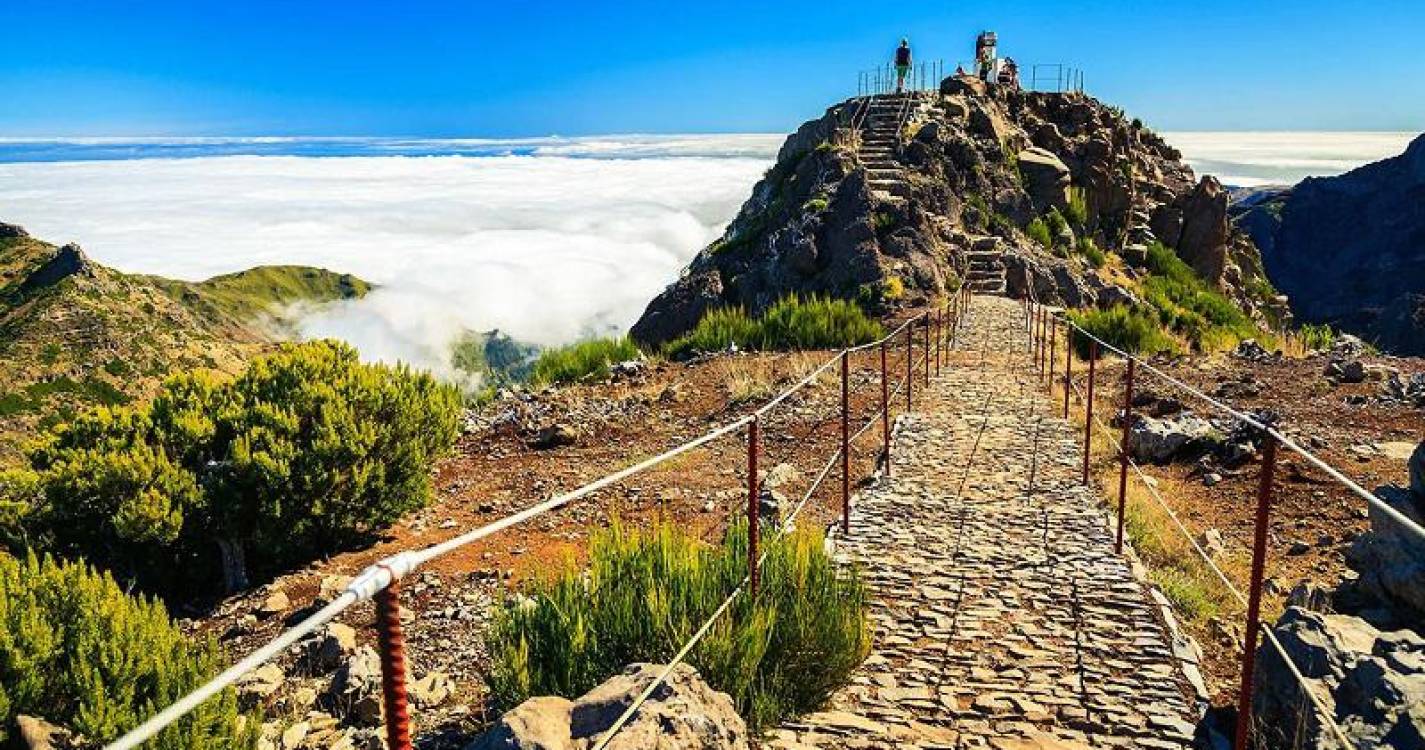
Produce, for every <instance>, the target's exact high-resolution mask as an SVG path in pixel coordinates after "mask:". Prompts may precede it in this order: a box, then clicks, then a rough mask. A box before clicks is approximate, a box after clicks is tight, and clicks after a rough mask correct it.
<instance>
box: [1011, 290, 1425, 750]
mask: <svg viewBox="0 0 1425 750" xmlns="http://www.w3.org/2000/svg"><path fill="white" fill-rule="evenodd" d="M1026 288H1027V290H1028V292H1027V295H1026V298H1025V300H1024V324H1025V329H1026V333H1027V334H1028V338H1029V340H1030V342H1029V350H1030V354H1031V358H1032V359H1033V360H1034V364H1035V366H1036V367H1037V369H1039V370H1040V372H1041V373H1047V380H1048V382H1049V386H1050V389H1051V392H1052V389H1053V386H1054V384H1055V372H1054V368H1055V367H1056V364H1055V359H1056V357H1055V352H1054V348H1055V331H1056V330H1057V328H1058V327H1059V326H1060V325H1062V326H1063V327H1064V329H1065V335H1064V337H1063V338H1064V346H1065V348H1066V353H1065V366H1064V372H1063V374H1062V377H1063V379H1064V388H1065V401H1064V410H1065V417H1066V418H1067V416H1068V401H1069V398H1068V391H1069V389H1072V390H1073V391H1074V392H1075V393H1076V394H1078V396H1079V398H1080V400H1081V401H1082V402H1083V403H1084V404H1085V412H1086V413H1085V420H1084V421H1085V431H1084V452H1085V462H1084V467H1085V468H1084V481H1085V482H1088V481H1089V473H1088V452H1089V451H1090V449H1091V441H1092V434H1093V425H1095V424H1097V425H1098V426H1099V428H1100V429H1101V430H1103V431H1106V432H1108V433H1109V435H1110V437H1109V440H1110V444H1111V445H1112V446H1113V447H1114V448H1115V450H1116V453H1117V455H1118V456H1119V460H1120V466H1121V469H1120V486H1119V504H1118V529H1119V532H1118V533H1119V539H1120V542H1119V544H1120V545H1121V539H1122V530H1123V526H1124V515H1125V506H1126V478H1127V473H1128V471H1129V470H1130V469H1131V470H1132V471H1133V473H1134V475H1135V476H1136V477H1137V478H1138V479H1139V480H1140V482H1141V483H1142V484H1143V486H1145V487H1146V488H1147V489H1148V492H1149V495H1150V497H1152V498H1153V500H1154V502H1155V503H1156V504H1157V505H1159V506H1160V507H1161V508H1162V509H1163V510H1164V511H1165V512H1166V513H1167V515H1168V517H1169V518H1170V519H1171V520H1172V522H1173V524H1174V525H1175V526H1176V528H1177V529H1178V530H1179V531H1180V532H1181V533H1182V535H1183V536H1184V538H1186V539H1187V541H1188V543H1189V544H1190V545H1191V546H1192V549H1193V550H1194V551H1195V552H1196V553H1197V555H1198V556H1199V557H1201V558H1202V560H1203V561H1204V563H1205V564H1206V565H1207V567H1208V569H1210V570H1211V571H1212V572H1213V574H1214V575H1216V576H1217V578H1219V579H1220V580H1221V581H1222V583H1223V584H1224V585H1225V586H1226V588H1227V591H1228V592H1230V593H1231V594H1232V596H1233V597H1234V598H1235V599H1237V600H1238V601H1239V602H1240V603H1241V604H1242V605H1244V606H1246V607H1247V633H1246V638H1245V639H1244V643H1243V653H1242V684H1241V687H1240V690H1239V693H1238V720H1237V727H1236V737H1235V738H1234V747H1235V748H1238V749H1239V750H1245V748H1246V747H1247V741H1248V735H1247V733H1248V728H1249V726H1250V716H1251V699H1252V690H1253V677H1254V668H1255V654H1256V642H1257V638H1258V637H1259V636H1260V637H1262V638H1264V639H1265V640H1266V641H1267V642H1268V643H1270V644H1271V645H1272V647H1273V650H1275V651H1276V652H1277V654H1278V655H1279V656H1280V657H1281V659H1282V661H1283V663H1284V664H1286V666H1287V669H1288V671H1289V672H1291V674H1292V676H1293V677H1294V678H1295V679H1296V681H1297V682H1298V683H1299V684H1300V687H1301V690H1302V692H1303V693H1304V694H1305V695H1306V696H1307V698H1308V699H1309V701H1310V702H1311V704H1312V708H1313V710H1314V711H1315V712H1316V713H1317V714H1318V716H1319V718H1320V719H1321V721H1322V723H1323V724H1324V725H1325V726H1327V727H1328V728H1329V729H1330V732H1331V734H1332V735H1333V737H1334V738H1335V739H1336V740H1337V741H1338V742H1340V743H1341V744H1342V746H1343V747H1351V746H1352V744H1351V742H1350V740H1349V738H1348V737H1347V736H1346V734H1345V732H1344V731H1343V730H1342V729H1341V727H1340V726H1339V725H1338V724H1337V723H1336V721H1335V718H1334V716H1333V715H1332V713H1331V711H1330V710H1329V708H1328V707H1327V706H1326V705H1325V703H1324V701H1322V699H1321V698H1320V696H1318V695H1316V693H1315V691H1314V690H1313V689H1312V687H1311V685H1310V683H1309V682H1308V680H1307V678H1306V677H1305V676H1304V674H1303V673H1302V671H1301V669H1300V668H1299V667H1298V666H1297V665H1296V664H1295V663H1294V662H1293V661H1292V659H1291V657H1290V656H1289V654H1288V653H1287V651H1286V649H1285V647H1284V646H1283V645H1282V643H1281V641H1280V640H1279V639H1278V638H1277V636H1276V634H1275V633H1274V632H1272V630H1271V629H1270V628H1262V626H1261V621H1260V606H1261V596H1262V587H1263V573H1264V568H1265V559H1266V545H1267V521H1268V518H1269V512H1270V505H1271V490H1272V474H1273V470H1274V467H1275V458H1276V448H1277V446H1279V445H1280V446H1283V447H1286V448H1287V449H1288V450H1291V451H1292V452H1294V453H1296V454H1298V455H1300V456H1301V457H1303V458H1304V459H1306V460H1307V461H1308V462H1309V463H1311V464H1312V465H1313V466H1316V467H1317V468H1319V469H1321V470H1322V471H1323V472H1324V473H1326V474H1327V476H1330V477H1331V478H1333V479H1335V480H1336V481H1337V482H1338V483H1340V484H1341V485H1342V486H1344V487H1346V488H1348V489H1349V490H1350V491H1351V492H1352V493H1354V494H1356V495H1358V496H1360V497H1362V498H1363V499H1365V500H1366V501H1367V503H1369V504H1370V506H1371V507H1373V508H1375V509H1378V510H1380V511H1382V512H1384V513H1385V514H1386V515H1387V516H1388V517H1390V518H1391V519H1392V520H1395V521H1397V522H1398V523H1399V524H1400V525H1401V526H1402V527H1404V528H1406V529H1407V530H1409V531H1410V532H1411V533H1412V534H1413V535H1414V536H1416V537H1418V538H1420V539H1422V540H1425V528H1421V527H1420V525H1419V524H1417V523H1415V522H1414V521H1413V520H1411V519H1410V518H1409V517H1407V516H1405V515H1403V514H1401V513H1400V512H1399V511H1397V510H1396V509H1395V508H1393V507H1391V506H1390V505H1389V504H1387V503H1385V502H1384V501H1382V500H1381V499H1380V498H1379V497H1377V496H1376V495H1375V494H1374V493H1371V492H1369V491H1367V490H1365V489H1364V488H1362V487H1361V486H1360V485H1359V484H1357V483H1356V482H1354V481H1353V480H1351V479H1350V478H1349V477H1346V476H1345V475H1344V474H1342V473H1341V472H1340V471H1339V470H1337V469H1336V468H1335V467H1333V466H1331V465H1330V464H1328V463H1327V462H1326V461H1325V460H1323V459H1322V458H1320V457H1319V456H1316V455H1315V454H1313V453H1311V452H1310V451H1308V450H1306V449H1305V448H1303V447H1301V446H1300V445H1299V444H1297V443H1296V442H1295V441H1293V440H1291V439H1290V438H1288V437H1287V436H1286V435H1285V434H1283V433H1282V432H1281V430H1279V429H1278V428H1277V427H1276V426H1274V425H1271V424H1268V423H1266V422H1264V421H1263V420H1261V419H1259V418H1257V417H1256V416H1254V415H1251V414H1248V413H1245V412H1242V411H1241V410H1238V409H1235V408H1233V407H1231V406H1229V405H1227V404H1224V403H1222V402H1221V401H1219V400H1217V399H1214V398H1212V397H1211V396H1208V395H1207V394H1205V393H1203V392H1202V391H1200V390H1199V389H1197V388H1194V387H1192V386H1191V385H1189V384H1187V383H1184V382H1182V381H1181V380H1180V379H1178V378H1175V377H1173V376H1172V375H1169V374H1168V373H1165V372H1163V371H1162V370H1161V369H1159V368H1157V367H1154V366H1153V365H1152V364H1151V363H1148V362H1145V361H1143V360H1141V359H1139V358H1138V357H1136V356H1134V355H1132V354H1131V353H1129V352H1126V351H1124V350H1123V349H1121V348H1118V347H1115V346H1113V345H1112V344H1110V343H1109V342H1107V341H1104V340H1103V339H1101V338H1099V337H1098V336H1095V335H1094V334H1092V333H1090V332H1089V331H1087V330H1085V329H1084V328H1082V327H1081V326H1079V325H1078V324H1076V323H1075V322H1074V321H1073V320H1072V319H1070V318H1069V317H1068V316H1067V315H1065V314H1063V313H1062V312H1059V311H1054V310H1051V309H1050V308H1048V307H1047V306H1044V305H1042V304H1041V303H1040V302H1039V301H1038V299H1037V297H1036V295H1035V294H1034V290H1033V284H1032V283H1027V284H1026ZM1071 333H1072V334H1073V335H1077V336H1080V337H1082V338H1083V339H1084V340H1086V341H1088V342H1089V346H1090V354H1089V358H1090V365H1089V375H1088V377H1089V382H1088V394H1085V393H1084V392H1083V391H1081V390H1080V389H1079V388H1078V387H1077V385H1076V384H1074V382H1073V378H1072V371H1071V367H1072V361H1073V360H1072V347H1073V338H1072V336H1071ZM1100 351H1106V352H1108V353H1111V354H1114V355H1117V356H1118V358H1120V359H1122V360H1123V361H1124V362H1125V363H1126V364H1127V369H1126V372H1125V387H1124V396H1125V398H1124V404H1123V407H1122V412H1121V419H1122V420H1123V437H1122V438H1120V439H1115V438H1113V437H1112V430H1111V429H1110V428H1109V426H1108V425H1106V424H1104V422H1103V420H1102V419H1100V418H1098V417H1097V416H1096V415H1094V413H1093V404H1092V401H1093V397H1092V395H1091V394H1092V393H1093V387H1094V363H1095V362H1096V361H1097V360H1098V358H1099V352H1100ZM1135 368H1142V369H1144V370H1146V371H1147V372H1148V373H1149V374H1151V375H1153V376H1155V377H1156V378H1158V379H1159V380H1161V381H1163V382H1165V383H1167V384H1169V385H1171V386H1173V387H1175V388H1177V389H1179V390H1181V391H1182V392H1184V393H1186V394H1188V395H1190V396H1192V397H1194V398H1196V399H1199V400H1200V401H1202V402H1204V403H1206V404H1208V405H1210V406H1212V407H1213V408H1214V409H1217V410H1218V411H1220V412H1222V413H1224V414H1227V415H1228V416H1230V417H1231V418H1233V419H1234V420H1236V421H1238V422H1241V423H1242V424H1245V425H1247V426H1249V427H1251V428H1253V429H1255V430H1257V431H1258V432H1259V433H1260V434H1261V435H1263V436H1264V437H1265V438H1266V440H1267V442H1266V444H1265V446H1264V450H1263V461H1262V474H1261V477H1260V482H1259V487H1258V496H1257V512H1256V519H1255V523H1254V543H1253V556H1252V557H1253V559H1252V569H1251V577H1250V581H1249V586H1248V591H1247V592H1246V594H1244V593H1243V592H1242V591H1241V590H1240V589H1239V588H1238V587H1237V586H1236V585H1234V584H1233V583H1232V581H1231V579H1230V578H1229V577H1228V576H1227V575H1226V573H1225V572H1224V571H1223V570H1222V569H1221V568H1220V567H1219V566H1218V565H1217V564H1216V562H1215V561H1213V560H1212V558H1211V556H1210V555H1209V554H1208V553H1207V551H1206V550H1205V549H1203V547H1202V545H1201V544H1199V543H1198V542H1197V540H1196V539H1195V538H1194V537H1193V535H1192V533H1191V531H1190V530H1189V529H1188V528H1187V526H1186V525H1185V524H1184V523H1183V522H1182V520H1181V519H1180V518H1179V517H1178V515H1177V513H1176V512H1175V511H1174V510H1173V509H1172V507H1171V506H1170V505H1169V504H1168V502H1167V500H1166V499H1165V498H1164V497H1163V496H1162V493H1160V492H1159V491H1158V489H1157V487H1156V486H1155V484H1154V482H1153V481H1151V479H1150V478H1149V477H1148V475H1147V474H1146V473H1145V472H1144V471H1143V469H1142V467H1141V466H1140V465H1139V464H1138V462H1137V461H1135V460H1133V458H1132V456H1131V455H1130V452H1129V450H1128V443H1127V439H1128V435H1129V431H1128V429H1129V425H1130V424H1131V421H1132V396H1131V394H1132V387H1133V373H1134V370H1135Z"/></svg>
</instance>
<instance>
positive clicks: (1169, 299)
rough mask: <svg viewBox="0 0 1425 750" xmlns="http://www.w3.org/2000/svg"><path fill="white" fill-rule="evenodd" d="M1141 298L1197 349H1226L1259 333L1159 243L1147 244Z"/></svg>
mask: <svg viewBox="0 0 1425 750" xmlns="http://www.w3.org/2000/svg"><path fill="white" fill-rule="evenodd" d="M1147 266H1148V273H1149V275H1148V276H1147V277H1146V278H1145V279H1143V283H1142V288H1143V296H1144V299H1145V300H1146V301H1147V302H1148V304H1150V305H1152V306H1153V308H1155V309H1156V310H1157V314H1158V320H1159V322H1161V323H1162V324H1163V325H1164V326H1166V327H1167V328H1170V329H1172V330H1173V331H1176V332H1177V333H1179V334H1181V335H1182V336H1183V337H1185V338H1186V339H1187V340H1188V341H1190V342H1192V344H1193V346H1194V347H1196V348H1198V349H1200V350H1204V351H1207V350H1213V349H1219V348H1227V347H1230V346H1233V345H1235V344H1236V343H1237V342H1238V341H1240V340H1242V339H1244V338H1251V337H1253V336H1258V335H1260V331H1259V330H1258V328H1257V326H1256V325H1255V324H1253V323H1252V321H1251V320H1250V319H1248V318H1247V316H1246V314H1245V313H1243V312H1242V310H1241V309H1239V308H1238V307H1237V305H1236V304H1234V303H1233V302H1232V301H1231V300H1229V299H1227V297H1226V296H1224V295H1223V294H1222V292H1220V291H1218V290H1217V289H1215V288H1213V287H1212V286H1211V285H1210V284H1208V283H1207V282H1206V281H1205V280H1203V278H1202V277H1201V276H1198V275H1197V272H1195V271H1193V270H1192V267H1191V266H1189V265H1188V264H1186V263H1184V262H1183V261H1182V259H1180V258H1178V256H1177V254H1176V253H1174V252H1173V251H1172V250H1171V249H1170V248H1168V247H1167V246H1165V245H1163V244H1162V243H1161V242H1154V243H1153V244H1151V245H1149V246H1148V262H1147Z"/></svg>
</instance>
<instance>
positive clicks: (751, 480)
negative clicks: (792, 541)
mask: <svg viewBox="0 0 1425 750" xmlns="http://www.w3.org/2000/svg"><path fill="white" fill-rule="evenodd" d="M757 428H758V418H757V417H755V416H754V417H752V421H751V422H749V423H748V424H747V577H748V581H749V583H751V584H752V589H751V591H752V595H753V596H756V595H757V584H758V582H759V579H758V575H757V537H758V536H759V535H760V534H761V528H760V527H761V525H762V524H761V519H759V518H758V511H759V510H760V509H759V508H758V498H757V494H758V493H757Z"/></svg>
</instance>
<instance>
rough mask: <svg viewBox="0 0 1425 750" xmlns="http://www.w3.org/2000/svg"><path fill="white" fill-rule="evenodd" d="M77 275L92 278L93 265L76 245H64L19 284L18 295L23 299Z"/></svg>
mask: <svg viewBox="0 0 1425 750" xmlns="http://www.w3.org/2000/svg"><path fill="white" fill-rule="evenodd" d="M79 275H83V276H88V277H91V278H92V277H93V276H94V275H95V270H94V264H93V263H91V262H90V261H89V256H87V255H85V254H84V250H82V249H80V247H79V246H78V245H75V244H69V245H65V246H64V247H61V248H60V249H59V250H57V251H56V252H55V254H54V257H52V258H50V259H49V260H48V261H46V262H45V263H44V265H42V266H40V267H39V268H37V269H35V271H34V272H33V273H31V274H30V275H29V276H27V277H26V278H25V280H24V281H23V282H21V283H20V287H19V292H18V293H19V295H20V296H21V297H24V296H26V295H29V294H33V293H35V292H37V291H39V290H41V289H47V288H49V287H52V286H54V285H55V284H58V283H59V282H61V281H63V280H65V279H67V278H69V277H70V276H79Z"/></svg>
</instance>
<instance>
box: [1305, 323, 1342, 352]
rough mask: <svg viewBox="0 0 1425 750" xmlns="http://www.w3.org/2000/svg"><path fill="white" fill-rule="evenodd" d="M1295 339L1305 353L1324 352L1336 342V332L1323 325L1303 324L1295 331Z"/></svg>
mask: <svg viewBox="0 0 1425 750" xmlns="http://www.w3.org/2000/svg"><path fill="white" fill-rule="evenodd" d="M1296 338H1297V340H1298V341H1300V342H1301V346H1302V347H1303V348H1304V349H1305V350H1306V351H1325V350H1327V349H1330V348H1331V344H1332V343H1334V342H1335V341H1336V331H1335V330H1334V329H1332V328H1331V326H1330V325H1327V324H1325V323H1322V324H1320V325H1317V324H1314V323H1303V324H1301V325H1300V326H1299V327H1298V328H1297V329H1296Z"/></svg>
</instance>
